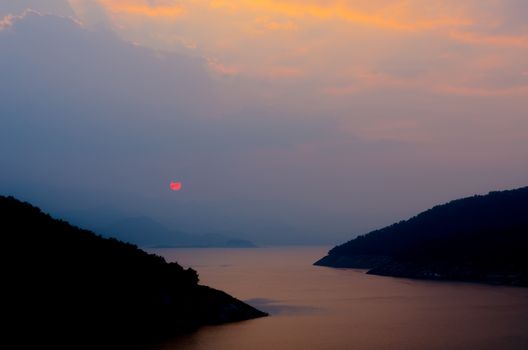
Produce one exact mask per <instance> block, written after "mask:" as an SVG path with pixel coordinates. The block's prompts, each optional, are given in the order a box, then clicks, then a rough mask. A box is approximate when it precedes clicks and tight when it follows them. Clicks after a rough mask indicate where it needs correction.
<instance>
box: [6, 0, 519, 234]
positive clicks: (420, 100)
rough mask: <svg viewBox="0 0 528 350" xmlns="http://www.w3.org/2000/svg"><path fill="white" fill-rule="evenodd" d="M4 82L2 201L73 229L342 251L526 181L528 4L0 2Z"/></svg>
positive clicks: (462, 0) (506, 0) (481, 0)
mask: <svg viewBox="0 0 528 350" xmlns="http://www.w3.org/2000/svg"><path fill="white" fill-rule="evenodd" d="M28 9H31V10H28ZM0 77H1V81H0V168H1V171H0V192H1V193H3V194H14V195H17V196H19V197H21V198H23V199H25V200H29V201H32V202H34V203H36V204H38V205H42V206H44V207H45V208H47V209H49V210H51V211H52V212H53V213H57V214H62V215H66V216H69V217H71V218H77V219H79V218H83V219H87V218H90V219H92V218H93V220H95V221H97V220H99V221H102V220H106V219H108V220H112V219H114V218H115V219H120V218H122V217H126V216H137V215H146V216H149V217H152V218H153V219H155V220H158V221H160V222H162V223H163V224H165V225H168V226H171V227H173V228H175V229H179V230H182V231H187V232H191V233H193V232H195V233H205V232H220V233H229V234H231V235H233V236H238V237H241V238H247V239H251V240H254V241H256V242H257V243H263V244H269V243H321V242H322V243H330V244H332V243H339V242H341V241H343V240H345V239H349V238H352V236H353V235H356V234H359V233H365V232H366V231H368V230H370V229H374V228H378V227H382V226H385V225H387V224H390V223H392V222H394V221H399V220H401V219H406V218H408V217H409V216H411V215H413V214H416V213H417V212H419V211H421V210H424V209H427V208H429V207H430V206H432V205H435V204H439V203H442V202H444V201H447V200H450V199H455V198H459V197H463V196H467V195H472V194H475V193H486V192H488V191H491V190H497V189H506V188H513V187H520V186H525V185H527V184H528V1H525V0H500V1H499V0H456V1H455V0H442V1H440V0H429V1H423V0H405V1H404V0H401V1H398V0H368V1H367V0H356V1H353V0H340V1H332V0H327V1H320V0H303V1H301V0H299V1H292V0H288V1H273V0H262V1H261V0H251V1H250V0H247V1H246V0H230V1H223V0H210V1H206V0H189V1H183V0H182V1H174V0H150V1H149V0H85V1H84V0H70V1H66V0H38V1H37V0H34V1H30V0H28V1H16V0H15V1H13V0H0ZM172 180H178V181H182V183H183V189H182V190H181V191H179V192H171V191H170V189H169V183H170V181H172ZM79 220H80V219H79Z"/></svg>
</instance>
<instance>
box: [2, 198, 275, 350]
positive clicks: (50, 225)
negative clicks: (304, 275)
mask: <svg viewBox="0 0 528 350" xmlns="http://www.w3.org/2000/svg"><path fill="white" fill-rule="evenodd" d="M0 230H1V231H0V232H1V239H2V243H3V244H2V248H1V249H2V261H3V271H5V274H4V275H3V276H2V286H3V288H2V289H3V290H4V293H6V294H4V297H3V303H4V304H7V305H8V306H9V307H4V308H3V310H2V316H3V319H4V322H3V323H4V326H2V327H3V328H4V329H3V330H2V333H3V334H5V335H11V336H12V337H15V338H16V346H15V348H32V347H34V346H36V345H38V348H48V347H50V348H58V347H60V348H66V347H67V348H72V349H76V348H99V349H102V348H115V349H118V348H131V347H134V348H141V347H146V346H147V345H148V344H150V343H151V342H153V341H156V340H158V339H162V338H164V337H168V336H173V335H176V334H181V333H183V332H188V331H191V330H194V329H196V328H197V327H199V326H202V325H208V324H219V323H225V322H232V321H240V320H246V319H250V318H256V317H261V316H265V314H264V313H262V312H260V311H258V310H256V309H254V308H253V307H251V306H249V305H247V304H245V303H243V302H241V301H239V300H237V299H235V298H233V297H231V296H229V295H227V294H225V293H223V292H221V291H218V290H215V289H212V288H209V287H205V286H201V285H199V284H198V275H197V273H196V271H194V270H192V269H184V268H182V267H181V266H180V265H178V264H177V263H167V262H166V261H165V260H164V259H163V258H162V257H159V256H156V255H153V254H148V253H146V252H144V251H142V250H140V249H138V248H137V247H136V246H134V245H131V244H127V243H123V242H120V241H118V240H116V239H106V238H102V237H100V236H97V235H95V234H94V233H92V232H90V231H86V230H82V229H79V228H77V227H73V226H71V225H70V224H68V223H67V222H65V221H61V220H56V219H53V218H52V217H50V216H49V215H46V214H44V213H42V212H41V211H40V210H39V209H38V208H36V207H33V206H31V205H30V204H28V203H23V202H20V201H18V200H16V199H14V198H12V197H3V196H0ZM5 321H7V326H5V324H6V323H5ZM3 339H4V341H6V340H5V338H3Z"/></svg>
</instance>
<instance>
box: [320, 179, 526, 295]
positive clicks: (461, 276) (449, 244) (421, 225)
mask: <svg viewBox="0 0 528 350" xmlns="http://www.w3.org/2000/svg"><path fill="white" fill-rule="evenodd" d="M527 249H528V187H523V188H519V189H516V190H510V191H502V192H490V193H489V194H488V195H485V196H473V197H469V198H464V199H459V200H454V201H452V202H449V203H447V204H443V205H439V206H436V207H434V208H432V209H429V210H427V211H425V212H423V213H421V214H418V215H417V216H415V217H413V218H411V219H409V220H406V221H401V222H399V223H396V224H393V225H391V226H388V227H385V228H382V229H380V230H376V231H372V232H370V233H368V234H366V235H363V236H359V237H357V238H356V239H353V240H351V241H349V242H347V243H345V244H342V245H340V246H337V247H335V248H333V249H332V250H330V252H329V253H328V255H327V256H325V257H324V258H322V259H321V260H319V261H317V262H316V263H315V265H320V266H330V267H345V268H362V269H370V270H369V272H368V273H370V274H377V275H387V276H396V277H410V278H425V279H448V280H464V281H478V282H487V283H497V284H511V285H520V286H528V254H527V251H528V250H527Z"/></svg>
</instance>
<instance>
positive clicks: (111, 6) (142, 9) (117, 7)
mask: <svg viewBox="0 0 528 350" xmlns="http://www.w3.org/2000/svg"><path fill="white" fill-rule="evenodd" d="M99 2H100V4H101V5H102V6H104V8H105V9H106V10H107V11H109V12H110V13H111V14H114V15H132V16H145V17H154V18H168V19H174V18H177V17H180V16H182V15H183V14H184V13H185V10H184V8H183V7H182V6H181V5H179V4H174V3H170V2H169V4H167V5H164V4H163V3H162V4H159V2H152V1H145V0H128V1H121V0H117V1H116V0H99Z"/></svg>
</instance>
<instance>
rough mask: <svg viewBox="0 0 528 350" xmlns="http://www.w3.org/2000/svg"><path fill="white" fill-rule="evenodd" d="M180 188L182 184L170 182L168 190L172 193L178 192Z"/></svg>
mask: <svg viewBox="0 0 528 350" xmlns="http://www.w3.org/2000/svg"><path fill="white" fill-rule="evenodd" d="M181 188H182V183H181V182H177V181H171V183H170V189H171V190H172V191H179V190H181Z"/></svg>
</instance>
